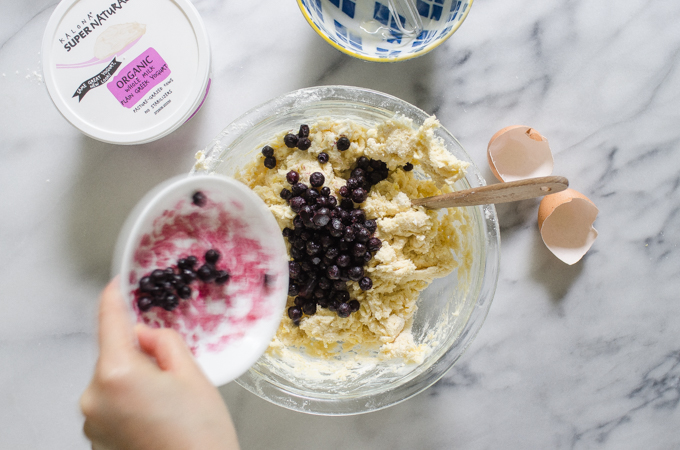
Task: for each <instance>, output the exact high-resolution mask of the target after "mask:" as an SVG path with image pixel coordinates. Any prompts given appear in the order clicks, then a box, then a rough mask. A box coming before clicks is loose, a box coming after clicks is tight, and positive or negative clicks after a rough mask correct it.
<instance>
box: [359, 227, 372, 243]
mask: <svg viewBox="0 0 680 450" xmlns="http://www.w3.org/2000/svg"><path fill="white" fill-rule="evenodd" d="M370 237H371V232H370V231H368V228H364V227H361V228H360V229H359V230H357V231H356V240H357V241H359V242H367V241H368V239H369V238H370Z"/></svg>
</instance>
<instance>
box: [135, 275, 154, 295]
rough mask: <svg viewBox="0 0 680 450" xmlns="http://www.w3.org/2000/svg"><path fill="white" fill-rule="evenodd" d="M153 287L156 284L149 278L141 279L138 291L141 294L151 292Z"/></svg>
mask: <svg viewBox="0 0 680 450" xmlns="http://www.w3.org/2000/svg"><path fill="white" fill-rule="evenodd" d="M155 286H156V283H154V282H153V281H151V277H142V279H141V280H139V289H140V290H141V291H142V292H151V291H153V288H154V287H155Z"/></svg>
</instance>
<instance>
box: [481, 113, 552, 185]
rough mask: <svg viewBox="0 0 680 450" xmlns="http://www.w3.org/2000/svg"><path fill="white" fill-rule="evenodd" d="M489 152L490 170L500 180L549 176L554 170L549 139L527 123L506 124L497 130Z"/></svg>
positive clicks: (487, 151) (488, 149) (487, 152)
mask: <svg viewBox="0 0 680 450" xmlns="http://www.w3.org/2000/svg"><path fill="white" fill-rule="evenodd" d="M486 154H487V157H488V159H489V166H490V167H491V171H492V172H493V174H494V176H495V177H496V178H498V179H499V180H500V181H517V180H524V179H526V178H534V177H547V176H549V175H550V174H552V171H553V164H554V162H553V156H552V152H551V151H550V146H549V145H548V140H547V139H546V138H545V137H543V136H541V134H540V133H539V132H538V131H536V130H534V129H533V128H531V127H527V126H524V125H513V126H510V127H505V128H503V129H502V130H500V131H498V132H497V133H496V134H494V135H493V137H492V138H491V140H490V141H489V145H488V147H487V149H486Z"/></svg>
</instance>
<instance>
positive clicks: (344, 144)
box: [335, 136, 350, 152]
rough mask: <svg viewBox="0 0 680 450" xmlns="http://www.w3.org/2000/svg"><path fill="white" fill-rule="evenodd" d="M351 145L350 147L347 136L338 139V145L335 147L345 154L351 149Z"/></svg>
mask: <svg viewBox="0 0 680 450" xmlns="http://www.w3.org/2000/svg"><path fill="white" fill-rule="evenodd" d="M349 145H350V141H349V139H347V138H346V137H345V136H343V137H341V138H340V139H338V142H336V144H335V146H336V147H337V148H338V150H340V151H341V152H344V151H345V150H347V149H348V148H349Z"/></svg>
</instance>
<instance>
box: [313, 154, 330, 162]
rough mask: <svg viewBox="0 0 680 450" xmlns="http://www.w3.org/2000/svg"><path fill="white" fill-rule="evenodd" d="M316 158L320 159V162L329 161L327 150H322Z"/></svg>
mask: <svg viewBox="0 0 680 450" xmlns="http://www.w3.org/2000/svg"><path fill="white" fill-rule="evenodd" d="M316 159H318V160H319V163H320V164H326V163H327V162H328V153H326V152H321V153H319V155H318V156H317V157H316Z"/></svg>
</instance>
